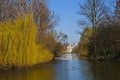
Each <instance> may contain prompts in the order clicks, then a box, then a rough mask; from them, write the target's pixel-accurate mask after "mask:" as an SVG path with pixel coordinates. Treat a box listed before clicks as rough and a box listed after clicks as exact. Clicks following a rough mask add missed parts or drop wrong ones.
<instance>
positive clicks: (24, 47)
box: [0, 14, 53, 67]
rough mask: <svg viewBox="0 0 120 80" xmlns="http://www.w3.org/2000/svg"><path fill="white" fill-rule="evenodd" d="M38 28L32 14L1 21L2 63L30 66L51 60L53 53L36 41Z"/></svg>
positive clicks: (0, 57) (4, 64) (9, 65)
mask: <svg viewBox="0 0 120 80" xmlns="http://www.w3.org/2000/svg"><path fill="white" fill-rule="evenodd" d="M36 35H37V29H36V24H35V23H34V22H33V17H32V15H31V14H25V15H24V16H23V17H17V18H16V19H15V20H14V21H11V20H8V21H7V22H6V23H0V65H2V66H3V67H6V66H7V67H21V66H30V65H34V64H38V63H42V62H46V61H49V60H51V59H52V58H53V54H50V51H49V50H47V49H46V48H45V47H44V46H43V45H40V44H39V45H38V44H37V43H36Z"/></svg>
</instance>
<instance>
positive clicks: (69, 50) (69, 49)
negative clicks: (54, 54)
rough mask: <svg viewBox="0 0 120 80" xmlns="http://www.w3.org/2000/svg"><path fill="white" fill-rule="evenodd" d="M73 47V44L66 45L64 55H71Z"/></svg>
mask: <svg viewBox="0 0 120 80" xmlns="http://www.w3.org/2000/svg"><path fill="white" fill-rule="evenodd" d="M75 47H76V44H75V43H73V44H68V45H67V50H66V53H71V52H72V51H73V49H74V48H75Z"/></svg>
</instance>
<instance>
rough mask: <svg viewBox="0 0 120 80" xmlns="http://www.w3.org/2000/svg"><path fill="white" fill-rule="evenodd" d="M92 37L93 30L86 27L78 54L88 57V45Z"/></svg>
mask: <svg viewBox="0 0 120 80" xmlns="http://www.w3.org/2000/svg"><path fill="white" fill-rule="evenodd" d="M91 35H92V28H90V27H86V28H85V30H84V31H83V33H82V34H81V40H80V42H79V44H78V52H79V54H80V55H82V56H88V53H89V52H88V43H89V38H90V37H91Z"/></svg>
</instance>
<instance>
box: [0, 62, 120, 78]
mask: <svg viewBox="0 0 120 80" xmlns="http://www.w3.org/2000/svg"><path fill="white" fill-rule="evenodd" d="M0 80H120V63H113V62H109V63H106V62H90V61H87V60H56V61H52V62H49V63H45V64H42V65H37V66H34V67H32V68H23V69H20V70H8V71H0Z"/></svg>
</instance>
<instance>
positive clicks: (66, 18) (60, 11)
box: [49, 0, 80, 43]
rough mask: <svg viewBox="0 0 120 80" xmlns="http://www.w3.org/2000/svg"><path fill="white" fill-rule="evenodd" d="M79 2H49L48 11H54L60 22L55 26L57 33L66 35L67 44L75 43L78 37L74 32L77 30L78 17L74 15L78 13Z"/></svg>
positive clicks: (71, 0) (60, 0)
mask: <svg viewBox="0 0 120 80" xmlns="http://www.w3.org/2000/svg"><path fill="white" fill-rule="evenodd" d="M79 1H80V0H50V4H49V6H50V10H52V11H54V12H55V14H57V15H58V16H59V17H60V21H59V22H58V25H57V26H56V28H55V29H56V30H57V31H58V32H60V31H61V32H63V33H65V34H67V35H68V42H69V43H74V42H75V43H77V42H78V41H79V38H80V35H78V34H77V32H76V31H78V30H79V27H78V25H77V21H78V20H79V19H80V16H79V15H77V14H76V12H77V11H78V2H79Z"/></svg>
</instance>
